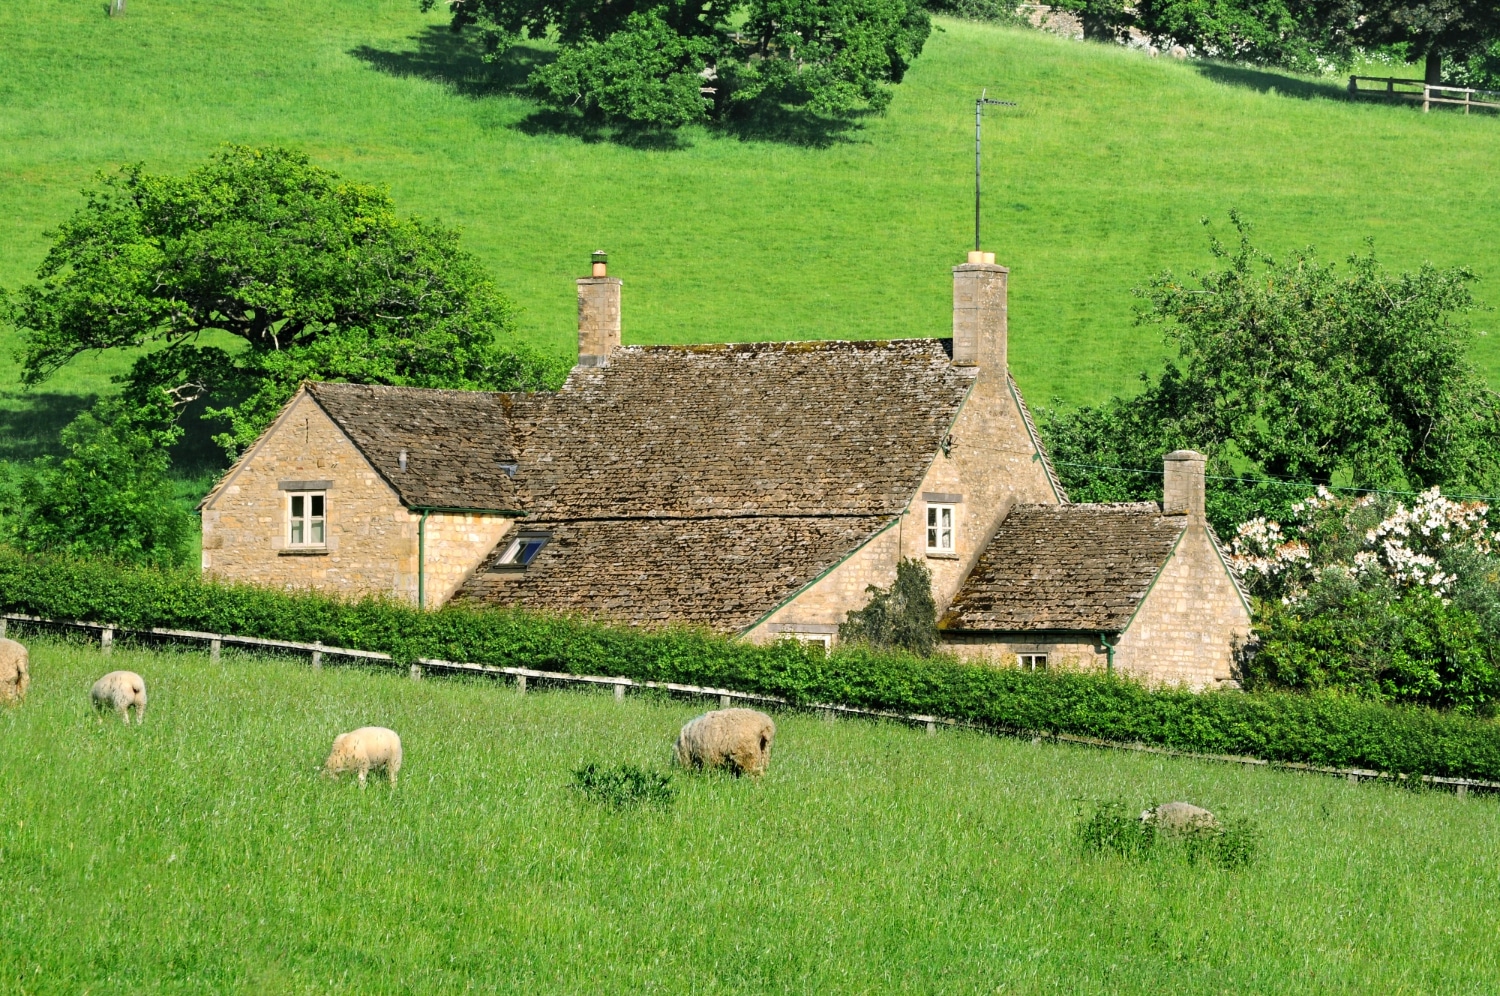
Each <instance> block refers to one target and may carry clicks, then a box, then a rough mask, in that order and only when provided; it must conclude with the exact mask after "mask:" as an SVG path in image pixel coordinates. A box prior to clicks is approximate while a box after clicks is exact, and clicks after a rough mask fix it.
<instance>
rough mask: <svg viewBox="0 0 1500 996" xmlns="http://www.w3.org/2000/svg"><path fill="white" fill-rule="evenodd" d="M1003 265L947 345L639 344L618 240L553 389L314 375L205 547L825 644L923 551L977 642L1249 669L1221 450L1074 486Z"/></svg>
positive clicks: (232, 489) (206, 552)
mask: <svg viewBox="0 0 1500 996" xmlns="http://www.w3.org/2000/svg"><path fill="white" fill-rule="evenodd" d="M1008 277H1009V273H1008V271H1007V270H1006V269H1005V268H1004V267H1002V266H998V265H996V264H995V262H994V256H993V254H981V253H971V254H970V257H969V261H968V262H967V263H965V264H963V265H961V266H957V267H954V270H953V281H954V284H953V334H952V337H951V338H929V339H900V340H892V341H877V342H871V341H862V342H841V341H831V342H777V343H745V344H717V345H700V346H625V345H622V343H621V336H620V333H621V282H620V280H618V279H617V278H614V277H610V276H608V275H607V272H606V270H605V266H604V264H603V263H602V262H596V263H595V264H594V273H593V275H592V276H590V277H585V278H582V279H580V280H578V281H577V285H578V307H579V359H578V364H577V366H575V367H574V369H573V371H572V372H571V373H570V375H569V376H568V379H567V382H566V383H565V384H564V385H563V387H562V389H561V390H560V391H558V392H556V393H537V394H501V393H486V392H464V391H439V390H427V389H417V388H394V387H371V386H358V385H347V384H307V385H304V386H303V388H302V389H301V390H300V391H299V392H298V393H297V395H296V396H295V397H294V398H293V399H292V400H291V401H290V402H289V403H288V404H287V406H286V408H285V409H284V410H283V412H282V413H281V415H280V417H279V418H278V419H277V420H276V422H275V423H274V424H273V425H272V426H271V427H270V428H269V429H268V430H267V431H266V432H265V433H264V434H263V435H262V437H261V438H260V439H259V440H258V441H257V442H256V443H255V445H254V446H252V447H251V448H250V449H249V450H247V451H246V452H245V454H244V455H243V456H242V457H241V459H240V460H239V461H238V462H237V463H236V464H235V466H234V467H233V468H231V470H230V471H229V472H228V473H227V474H226V475H225V477H224V478H223V480H222V481H221V482H220V483H219V484H218V486H217V487H215V489H214V490H213V491H212V492H211V493H210V494H209V496H208V497H207V498H206V499H205V500H204V502H203V504H202V506H201V508H202V512H203V570H204V572H205V573H210V574H214V575H216V576H219V577H224V578H232V579H236V580H245V581H253V582H256V583H262V584H275V585H286V586H298V587H307V586H311V587H317V588H321V589H325V590H330V591H336V592H341V593H345V594H348V595H362V594H370V593H380V594H389V595H395V596H396V597H400V598H407V599H410V600H412V601H413V602H415V603H416V604H418V605H421V606H424V607H436V606H439V605H442V604H444V603H446V602H448V601H450V600H453V601H457V602H460V603H466V604H473V605H496V606H520V607H526V608H534V609H542V610H548V611H560V612H569V613H577V614H582V615H587V616H591V617H596V618H604V619H611V620H616V621H620V622H626V623H631V624H638V625H659V624H665V623H671V622H686V623H693V624H701V625H704V626H707V627H709V628H711V629H714V630H717V631H720V632H724V633H731V634H737V635H739V636H741V637H743V638H745V639H749V640H753V641H768V640H775V639H781V638H785V637H792V638H796V639H802V640H812V641H817V642H820V643H823V644H825V645H828V644H831V643H832V642H833V640H834V639H835V635H836V632H837V629H838V625H839V623H840V622H842V621H843V620H844V619H845V617H846V615H847V613H848V612H849V611H850V610H851V609H856V608H859V607H860V606H862V605H863V604H864V603H865V602H866V601H867V599H868V594H867V592H866V589H867V587H868V586H869V585H872V584H876V585H887V584H889V583H890V581H891V580H892V579H893V578H894V576H895V569H896V564H897V562H898V561H899V560H900V559H901V558H903V557H915V558H919V559H923V560H924V561H925V562H926V563H927V564H928V566H929V567H930V568H931V571H932V577H933V594H934V597H935V598H936V600H937V603H938V606H939V609H940V613H941V625H942V631H943V635H944V640H945V642H947V643H949V644H951V645H952V647H953V649H954V650H957V651H959V652H962V653H965V654H973V655H981V654H982V655H986V656H990V657H993V658H994V659H996V660H997V661H1000V662H1009V663H1021V664H1023V666H1029V667H1036V666H1059V665H1067V666H1080V667H1096V666H1098V667H1107V666H1109V665H1110V663H1111V661H1113V663H1114V664H1115V665H1116V666H1119V667H1120V668H1122V670H1126V671H1129V672H1131V673H1139V674H1141V675H1143V676H1145V677H1147V678H1151V679H1156V680H1163V681H1173V682H1184V683H1188V684H1192V685H1194V686H1203V685H1207V684H1211V683H1213V682H1215V681H1222V680H1228V679H1229V678H1230V676H1231V670H1230V669H1231V663H1232V652H1233V648H1234V645H1235V643H1236V642H1237V641H1242V640H1243V639H1244V638H1245V636H1246V635H1247V634H1248V628H1249V616H1248V613H1247V611H1246V609H1245V604H1244V600H1243V597H1242V595H1241V594H1240V592H1239V590H1238V588H1237V587H1236V586H1235V583H1234V580H1233V578H1232V577H1231V576H1230V575H1229V573H1228V569H1227V567H1226V566H1225V564H1224V560H1223V558H1222V557H1221V556H1220V555H1219V551H1218V546H1217V542H1216V541H1215V540H1214V538H1213V535H1212V531H1211V530H1210V529H1209V528H1208V526H1207V523H1206V522H1205V521H1204V520H1203V515H1202V489H1203V473H1202V471H1203V463H1202V458H1200V457H1197V456H1196V454H1192V455H1188V456H1187V457H1184V455H1183V454H1173V455H1172V457H1171V458H1169V468H1177V469H1176V470H1175V471H1173V470H1169V474H1171V473H1175V474H1176V476H1170V477H1169V482H1168V483H1169V489H1168V501H1167V504H1166V507H1165V508H1158V507H1157V506H1156V505H1155V504H1150V505H1131V506H1081V505H1070V504H1068V503H1067V497H1066V495H1065V494H1064V493H1063V489H1062V487H1061V485H1060V484H1059V483H1058V481H1057V478H1056V476H1055V475H1054V473H1053V471H1052V468H1051V465H1050V463H1049V462H1048V460H1047V456H1046V453H1045V451H1044V449H1043V447H1042V445H1041V442H1040V439H1039V437H1038V435H1037V432H1036V429H1035V426H1034V425H1033V424H1032V421H1031V416H1030V414H1029V413H1028V412H1027V409H1026V404H1025V402H1024V400H1023V399H1022V396H1021V392H1020V390H1019V389H1018V388H1017V386H1016V383H1015V381H1014V379H1013V378H1012V377H1011V376H1010V372H1009V369H1008V365H1007V362H1006V347H1007V334H1008V322H1007V310H1006V291H1007V280H1008ZM1195 475H1196V476H1195ZM1194 482H1196V484H1195V483H1194ZM1194 488H1196V491H1194V490H1193V489H1194ZM1179 492H1181V493H1182V494H1183V495H1186V496H1187V497H1184V498H1183V499H1182V501H1181V502H1178V503H1177V504H1174V501H1176V499H1175V498H1174V497H1173V496H1175V495H1177V494H1178V493H1179ZM1192 494H1196V495H1197V498H1196V505H1193V504H1192V498H1191V495H1192ZM1179 504H1180V505H1181V507H1180V508H1179V507H1178V505H1179ZM1194 509H1196V511H1194ZM1148 520H1149V521H1148ZM1122 565H1128V566H1122ZM1214 571H1217V574H1214V573H1213V572H1214ZM1210 575H1212V576H1210ZM1053 603H1056V604H1057V605H1058V606H1059V607H1060V608H1059V609H1058V610H1057V611H1055V612H1052V613H1051V614H1049V613H1048V611H1044V606H1045V605H1051V604H1053ZM1084 603H1089V605H1091V606H1092V608H1088V609H1085V607H1084ZM1063 606H1067V607H1071V610H1070V611H1071V614H1069V611H1065V610H1064V609H1063V608H1061V607H1063ZM1111 648H1113V649H1111Z"/></svg>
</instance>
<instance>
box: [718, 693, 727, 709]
mask: <svg viewBox="0 0 1500 996" xmlns="http://www.w3.org/2000/svg"><path fill="white" fill-rule="evenodd" d="M719 708H720V709H728V708H729V696H727V695H720V696H719Z"/></svg>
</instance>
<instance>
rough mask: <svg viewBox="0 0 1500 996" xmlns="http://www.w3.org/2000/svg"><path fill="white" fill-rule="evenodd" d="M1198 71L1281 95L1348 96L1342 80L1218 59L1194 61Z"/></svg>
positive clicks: (1308, 97) (1217, 80)
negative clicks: (1322, 78)
mask: <svg viewBox="0 0 1500 996" xmlns="http://www.w3.org/2000/svg"><path fill="white" fill-rule="evenodd" d="M1193 65H1194V67H1195V68H1196V69H1197V70H1198V72H1199V73H1200V74H1201V75H1203V76H1206V77H1207V78H1209V79H1211V80H1213V81H1214V82H1215V83H1223V84H1225V85H1226V86H1238V87H1244V88H1246V89H1248V90H1257V91H1259V92H1260V93H1271V92H1273V91H1274V92H1276V93H1278V94H1280V95H1281V96H1283V97H1296V98H1297V99H1299V100H1348V99H1349V92H1348V90H1347V89H1346V88H1345V86H1344V84H1342V83H1335V82H1333V81H1332V80H1311V79H1302V78H1299V77H1296V76H1287V75H1283V74H1282V73H1276V72H1270V71H1268V70H1264V69H1254V68H1251V67H1249V66H1233V65H1227V64H1225V63H1222V62H1195V63H1194V64H1193Z"/></svg>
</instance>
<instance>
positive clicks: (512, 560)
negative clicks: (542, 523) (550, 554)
mask: <svg viewBox="0 0 1500 996" xmlns="http://www.w3.org/2000/svg"><path fill="white" fill-rule="evenodd" d="M551 538H552V537H551V536H548V535H547V534H546V533H522V534H521V535H519V536H517V537H516V538H515V539H513V540H511V541H510V546H508V547H506V548H505V552H504V553H502V554H501V555H500V559H499V560H497V561H495V566H496V567H498V568H501V569H503V570H512V571H524V570H525V569H526V568H527V567H528V566H529V565H530V564H531V562H532V561H533V560H535V559H536V555H537V554H539V553H541V552H542V547H544V546H546V545H547V541H548V540H550V539H551Z"/></svg>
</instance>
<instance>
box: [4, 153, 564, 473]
mask: <svg viewBox="0 0 1500 996" xmlns="http://www.w3.org/2000/svg"><path fill="white" fill-rule="evenodd" d="M7 312H8V314H7V317H8V318H9V320H10V321H11V322H12V323H13V324H14V325H15V326H17V327H19V329H20V330H21V334H22V341H23V343H24V346H23V350H22V359H23V364H24V365H23V373H22V376H23V379H24V381H25V383H26V384H27V385H35V384H38V383H40V382H42V381H43V380H45V379H46V378H47V377H49V376H51V375H52V374H53V373H54V372H55V371H57V370H58V369H60V368H61V367H62V366H64V365H65V364H67V363H68V362H69V361H70V360H72V359H73V358H74V357H76V356H78V355H79V354H81V353H84V352H89V351H96V350H103V351H131V352H135V353H138V354H139V355H138V356H137V358H136V359H135V360H134V363H133V366H132V369H131V372H130V374H129V376H128V377H127V378H125V380H126V382H127V384H126V391H125V393H126V395H127V396H129V397H134V398H136V399H138V401H139V402H140V404H141V405H143V406H145V407H150V406H151V405H152V404H154V392H158V391H166V392H168V393H169V394H170V395H171V396H172V397H173V398H175V399H176V401H177V402H178V404H179V405H186V404H187V403H189V402H193V401H202V402H203V403H205V404H207V405H208V406H209V413H210V416H211V417H217V418H219V419H221V420H223V422H224V423H226V425H225V431H224V432H223V433H222V434H221V435H220V436H219V437H218V439H219V441H220V442H221V443H222V444H223V445H224V446H225V447H226V448H227V449H228V450H230V451H231V452H234V451H235V450H237V449H238V448H241V447H243V446H244V445H246V444H247V443H249V442H250V441H251V440H253V439H254V438H255V437H256V436H257V435H258V434H259V433H260V431H261V430H262V429H263V428H264V427H265V426H266V424H267V423H268V422H269V420H270V419H271V418H272V417H274V415H275V413H276V412H277V410H279V408H280V406H281V405H282V404H283V403H284V402H285V401H286V400H287V398H289V397H290V396H291V394H292V392H293V391H295V389H296V387H297V384H298V383H299V382H301V381H302V380H304V379H323V380H346V381H352V382H356V383H371V384H405V385H414V386H422V387H456V388H485V389H511V388H534V387H539V386H542V385H543V383H544V382H545V381H547V380H548V379H549V378H552V377H555V371H553V370H552V369H551V367H550V365H549V364H548V363H547V362H546V361H544V360H543V359H541V358H540V357H538V356H536V355H534V354H532V353H530V352H529V351H527V350H525V349H523V348H520V347H518V346H516V345H515V343H514V342H513V333H514V308H513V306H512V305H511V303H510V301H509V300H508V299H507V298H506V297H505V296H504V295H503V294H501V293H500V292H499V291H498V290H497V289H496V288H495V286H494V284H493V283H492V282H491V281H490V278H489V277H488V275H487V274H486V273H485V272H484V270H483V268H482V267H481V266H480V265H479V263H478V261H477V260H476V259H474V257H473V256H471V255H470V254H469V253H467V252H465V251H464V250H463V249H462V248H460V247H459V244H458V234H457V233H456V232H454V231H452V230H450V229H446V228H443V227H441V226H439V225H435V224H432V223H429V222H425V221H422V220H420V219H416V218H409V217H402V216H400V215H399V214H397V212H396V210H395V207H394V205H393V204H392V202H391V199H390V197H389V196H388V195H387V194H386V193H385V191H383V190H381V189H379V188H376V187H372V186H370V185H368V184H362V183H354V182H350V181H346V180H343V179H341V178H340V177H339V176H338V175H337V174H335V173H332V172H330V171H328V170H326V169H322V168H319V167H317V166H314V165H313V164H312V163H311V162H309V160H308V158H307V157H306V156H305V155H302V154H301V153H297V152H291V151H287V150H284V149H256V148H246V147H238V146H231V147H226V148H225V149H224V150H222V151H221V152H219V153H218V154H217V155H215V156H213V157H212V158H211V159H210V160H209V161H208V162H206V163H205V164H203V165H202V166H200V167H198V168H197V169H194V170H192V171H191V172H189V173H188V174H187V175H185V176H171V175H162V174H156V173H151V172H148V171H147V170H146V169H145V168H144V167H143V166H140V165H134V166H126V167H123V168H121V169H120V170H119V171H117V172H114V173H109V174H101V176H100V177H99V180H98V182H97V184H96V185H95V186H94V187H93V188H92V189H91V190H89V191H88V192H87V201H86V203H85V204H84V206H83V207H82V208H80V209H79V210H78V211H77V212H76V213H75V214H74V215H73V217H71V218H70V219H68V220H67V221H66V222H64V223H63V224H62V226H61V227H60V228H59V229H58V231H57V232H56V233H55V238H54V242H53V245H52V248H51V250H50V251H49V252H48V253H47V256H46V258H45V260H44V261H43V263H42V265H41V268H40V270H39V271H38V273H37V282H36V283H34V284H31V285H29V286H26V287H23V288H21V289H20V291H19V292H18V293H16V294H15V295H13V296H12V299H11V301H10V304H9V307H8V308H7ZM143 350H144V352H143V353H142V352H141V351H143Z"/></svg>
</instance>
